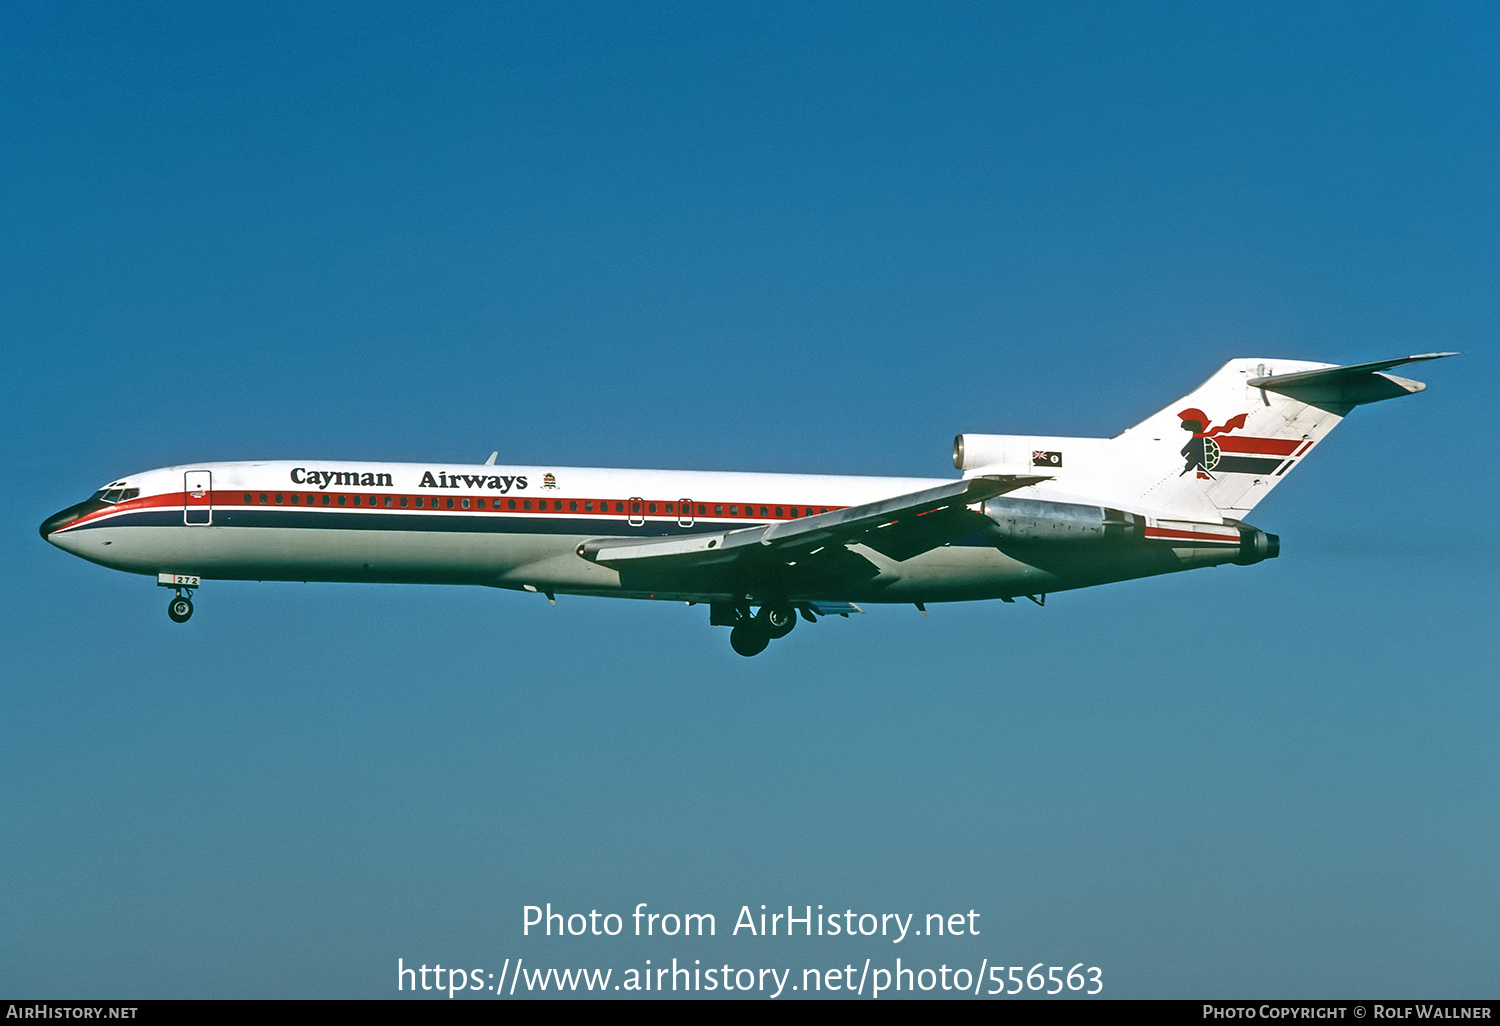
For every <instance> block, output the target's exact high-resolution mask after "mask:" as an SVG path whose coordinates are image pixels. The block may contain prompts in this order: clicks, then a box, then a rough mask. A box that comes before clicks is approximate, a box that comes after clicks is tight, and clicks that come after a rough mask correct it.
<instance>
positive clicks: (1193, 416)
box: [1177, 407, 1249, 481]
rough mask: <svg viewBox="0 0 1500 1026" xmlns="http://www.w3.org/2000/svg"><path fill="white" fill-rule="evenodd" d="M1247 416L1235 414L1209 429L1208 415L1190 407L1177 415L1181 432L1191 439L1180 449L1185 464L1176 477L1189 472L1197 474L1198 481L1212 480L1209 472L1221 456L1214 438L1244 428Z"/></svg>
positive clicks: (1217, 463)
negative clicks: (1187, 434) (1180, 422)
mask: <svg viewBox="0 0 1500 1026" xmlns="http://www.w3.org/2000/svg"><path fill="white" fill-rule="evenodd" d="M1248 416H1249V414H1246V413H1241V414H1237V415H1236V416H1233V417H1230V418H1229V419H1228V420H1226V421H1225V422H1224V423H1223V424H1220V425H1219V426H1218V427H1209V425H1210V424H1211V423H1212V421H1210V420H1209V419H1208V414H1206V413H1204V412H1203V411H1202V410H1200V409H1197V408H1196V407H1190V408H1188V409H1186V410H1183V411H1182V412H1181V413H1179V414H1178V415H1177V419H1178V420H1180V421H1182V430H1184V431H1187V432H1190V433H1191V434H1192V436H1193V437H1192V438H1191V439H1189V441H1188V444H1187V445H1184V446H1183V447H1182V457H1183V459H1184V460H1185V461H1186V463H1185V464H1184V465H1183V468H1182V474H1178V475H1177V476H1178V477H1181V476H1182V475H1183V474H1186V473H1187V472H1188V471H1190V470H1191V471H1195V472H1196V473H1197V475H1198V478H1199V479H1200V480H1203V481H1212V480H1214V476H1213V475H1212V474H1211V473H1209V471H1211V470H1213V469H1214V468H1215V467H1217V466H1218V465H1219V459H1220V456H1221V454H1222V450H1221V449H1220V448H1219V443H1218V442H1216V441H1214V436H1215V435H1227V434H1228V433H1229V432H1231V431H1235V430H1237V429H1239V428H1242V427H1244V426H1245V419H1246V417H1248Z"/></svg>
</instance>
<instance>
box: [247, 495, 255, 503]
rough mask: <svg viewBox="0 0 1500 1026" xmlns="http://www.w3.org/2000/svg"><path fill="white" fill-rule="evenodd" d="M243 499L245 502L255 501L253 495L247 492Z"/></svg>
mask: <svg viewBox="0 0 1500 1026" xmlns="http://www.w3.org/2000/svg"><path fill="white" fill-rule="evenodd" d="M245 501H246V502H247V503H250V502H254V501H255V496H253V495H251V494H250V493H249V492H246V493H245Z"/></svg>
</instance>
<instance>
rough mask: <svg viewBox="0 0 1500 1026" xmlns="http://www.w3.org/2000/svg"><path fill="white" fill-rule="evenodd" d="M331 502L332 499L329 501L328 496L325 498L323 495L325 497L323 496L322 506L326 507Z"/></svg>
mask: <svg viewBox="0 0 1500 1026" xmlns="http://www.w3.org/2000/svg"><path fill="white" fill-rule="evenodd" d="M332 501H333V500H332V499H330V498H329V497H328V496H326V495H325V496H323V505H325V506H326V505H328V504H329V503H330V502H332Z"/></svg>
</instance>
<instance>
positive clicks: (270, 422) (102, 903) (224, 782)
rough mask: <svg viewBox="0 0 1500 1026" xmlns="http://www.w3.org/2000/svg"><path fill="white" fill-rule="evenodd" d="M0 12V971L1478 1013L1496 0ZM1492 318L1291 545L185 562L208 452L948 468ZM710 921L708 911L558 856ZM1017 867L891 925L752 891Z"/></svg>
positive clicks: (1496, 145)
mask: <svg viewBox="0 0 1500 1026" xmlns="http://www.w3.org/2000/svg"><path fill="white" fill-rule="evenodd" d="M6 23H7V27H6V31H5V32H4V33H3V34H0V57H3V60H0V138H3V139H4V140H5V145H4V146H0V182H3V183H4V188H3V191H0V233H3V235H0V238H3V240H4V245H3V246H0V269H3V273H0V310H3V311H4V317H3V318H0V338H3V340H4V342H5V345H4V346H3V353H0V389H3V396H4V401H3V404H0V416H3V417H4V426H5V429H6V436H7V438H8V440H9V444H8V445H6V446H5V447H4V450H3V454H0V459H3V460H4V471H5V474H6V478H7V479H8V480H10V481H11V482H12V483H15V484H17V485H19V486H20V487H18V488H17V493H18V497H19V501H16V500H15V499H13V500H12V501H10V502H7V503H4V504H3V506H0V523H3V525H4V531H3V532H0V537H3V538H4V539H5V541H4V543H3V545H4V548H3V551H4V552H5V554H6V563H7V566H8V567H9V569H10V572H11V580H12V587H11V588H10V589H9V592H8V594H7V595H6V596H5V597H4V598H3V599H0V602H3V610H4V619H5V622H6V624H7V628H6V629H5V630H4V631H3V632H0V646H3V648H0V665H3V666H4V667H5V668H6V673H5V678H6V683H5V687H4V689H3V692H0V780H3V781H4V782H5V787H4V788H3V789H0V822H3V823H4V824H5V828H4V829H3V830H0V865H3V866H4V868H5V871H4V873H3V874H0V876H3V881H0V923H3V924H4V926H3V928H0V993H5V994H10V995H14V996H21V995H27V996H51V997H83V996H93V997H109V996H122V997H125V996H129V997H197V996H268V997H270V996H288V997H300V996H307V997H341V996H360V997H383V996H392V995H393V991H394V976H395V965H396V959H397V958H398V957H403V958H404V959H405V960H406V962H407V964H411V963H414V962H415V963H423V962H426V963H429V964H430V963H432V962H444V963H445V964H449V965H463V966H473V967H492V968H493V967H498V966H499V965H500V963H501V962H502V961H503V960H504V959H505V958H507V957H510V958H516V957H525V958H527V959H528V960H533V961H534V963H535V964H537V965H542V964H556V965H559V966H564V965H590V966H593V965H597V966H600V967H610V966H613V967H616V969H623V968H625V967H628V966H641V965H643V964H644V959H646V958H651V959H652V960H653V964H659V960H661V959H670V958H672V957H674V956H675V957H678V958H680V959H693V958H700V959H702V960H703V961H704V963H705V964H706V963H709V962H720V961H728V962H731V963H733V964H735V965H736V966H738V965H772V964H774V965H790V966H796V967H799V968H800V967H802V966H813V965H818V966H828V965H834V964H838V965H842V964H844V963H845V962H847V961H860V960H863V959H864V958H866V957H870V958H873V959H876V960H877V964H878V960H880V959H886V960H887V961H889V960H891V959H892V958H893V957H894V956H895V955H903V956H905V958H906V959H907V960H908V961H907V964H912V962H913V961H915V962H916V964H918V965H927V964H932V965H936V964H938V963H939V962H944V961H946V962H947V963H948V964H950V965H972V966H974V967H976V968H977V966H978V965H979V963H980V961H981V959H988V960H989V962H991V963H995V962H1002V963H1004V964H1006V965H1010V964H1020V963H1024V964H1026V965H1027V966H1030V965H1031V964H1033V963H1036V962H1039V961H1041V962H1046V963H1048V964H1056V963H1058V962H1062V963H1065V964H1067V965H1072V964H1073V963H1075V962H1080V961H1081V962H1085V963H1087V964H1088V965H1099V966H1101V968H1102V969H1103V972H1104V979H1105V983H1106V990H1105V993H1106V994H1107V995H1112V996H1117V997H1123V996H1150V997H1190V996H1205V995H1214V996H1225V997H1241V996H1243V997H1278V996H1279V997H1338V996H1349V995H1354V994H1365V995H1374V994H1379V995H1382V996H1401V995H1419V996H1454V997H1460V996H1464V997H1477V996H1484V997H1495V996H1496V976H1495V972H1494V955H1495V952H1496V950H1497V948H1500V927H1497V925H1496V924H1497V923H1500V882H1497V877H1496V875H1495V873H1494V869H1493V864H1494V854H1495V852H1496V851H1497V850H1500V814H1497V811H1496V810H1497V809H1500V763H1497V759H1496V756H1495V750H1494V737H1495V725H1496V722H1497V718H1500V701H1497V698H1496V689H1495V686H1494V685H1495V671H1494V666H1495V662H1496V656H1497V651H1496V648H1497V645H1496V637H1497V632H1496V630H1495V627H1494V613H1495V609H1496V597H1497V596H1496V585H1495V579H1496V570H1497V566H1496V563H1497V559H1496V556H1497V551H1496V545H1495V542H1494V537H1493V531H1492V530H1491V529H1490V527H1489V524H1488V521H1489V518H1490V517H1491V516H1492V515H1493V510H1494V509H1495V502H1496V489H1495V484H1494V474H1493V468H1494V455H1493V453H1494V452H1495V451H1496V444H1497V442H1500V439H1497V432H1496V428H1495V423H1494V416H1493V413H1492V406H1493V388H1494V382H1495V369H1496V358H1495V348H1494V344H1493V339H1494V338H1495V335H1496V328H1497V322H1500V299H1497V297H1500V289H1497V288H1496V285H1497V281H1500V242H1497V241H1496V240H1497V239H1500V224H1497V221H1500V217H1497V212H1500V207H1497V200H1500V185H1497V183H1500V136H1497V134H1496V132H1495V125H1496V123H1497V115H1500V72H1497V70H1496V65H1495V62H1494V59H1493V54H1494V51H1495V46H1496V43H1497V34H1500V33H1497V29H1500V18H1497V16H1496V14H1495V12H1494V10H1493V9H1492V8H1491V7H1489V6H1487V5H1481V4H1474V5H1462V4H1408V5H1401V4H1382V5H1373V6H1369V5H1366V6H1362V7H1359V8H1354V7H1350V6H1347V5H1307V4H1288V5H1276V4H1254V5H1250V4H1244V5H1230V4H1222V5H1193V4H1154V5H1152V4H1119V5H1112V4H1095V5H1076V6H1067V7H1062V6H1057V5H1005V6H1002V5H942V6H936V5H913V6H892V5H857V6H856V5H803V4H798V5H757V6H748V5H747V6H726V5H677V6H673V5H665V4H659V5H649V6H629V5H562V4H545V5H522V4H510V5H491V4H477V5H446V6H442V7H440V8H432V7H430V6H429V7H423V8H415V7H409V6H393V5H382V4H351V5H345V6H337V5H295V6H294V5H283V6H261V5H257V6H250V5H244V6H225V5H218V6H212V7H203V6H201V5H164V4H142V5H131V6H129V7H120V6H117V5H98V6H88V5H70V6H63V5H56V4H35V5H17V6H13V7H12V8H10V9H9V10H8V12H7V15H6ZM1449 349H1453V350H1463V351H1465V355H1464V356H1463V357H1461V358H1460V359H1457V360H1451V361H1446V362H1443V363H1439V364H1432V365H1427V366H1425V367H1423V368H1421V370H1420V371H1419V372H1414V376H1416V377H1419V378H1421V379H1423V380H1426V381H1428V382H1429V384H1430V386H1431V387H1430V391H1428V392H1427V393H1425V394H1423V395H1419V396H1416V397H1413V398H1410V399H1403V400H1401V401H1398V402H1391V403H1385V404H1381V405H1378V406H1375V407H1371V408H1369V409H1363V410H1360V411H1357V412H1356V413H1355V414H1354V416H1353V417H1352V418H1351V419H1350V420H1349V422H1348V423H1347V424H1346V425H1344V426H1343V427H1341V428H1340V429H1339V431H1338V432H1337V433H1335V434H1334V435H1333V436H1332V437H1331V438H1330V439H1329V440H1328V441H1327V442H1326V443H1325V444H1324V445H1323V446H1322V447H1320V449H1319V451H1318V453H1317V454H1316V456H1315V457H1314V458H1313V459H1312V460H1311V461H1310V462H1309V465H1308V466H1307V468H1306V469H1304V470H1301V471H1300V472H1299V474H1298V475H1297V477H1296V478H1294V479H1292V480H1290V481H1288V482H1287V483H1286V484H1285V485H1284V486H1283V487H1282V488H1280V489H1278V491H1277V492H1276V493H1275V494H1274V495H1273V496H1272V497H1270V498H1269V499H1268V500H1267V501H1266V502H1264V503H1263V504H1262V505H1261V506H1260V507H1258V508H1257V510H1256V511H1255V516H1254V517H1253V522H1254V523H1256V524H1257V525H1258V526H1261V527H1263V528H1264V529H1266V530H1269V531H1272V532H1275V533H1277V534H1279V535H1280V536H1281V537H1282V541H1283V555H1282V557H1281V558H1280V559H1279V560H1276V561H1273V562H1268V563H1264V564H1261V565H1259V566H1255V567H1249V568H1243V567H1225V568H1219V569H1214V570H1205V571H1199V572H1196V573H1193V574H1187V575H1180V576H1177V577H1175V578H1169V579H1162V580H1155V581H1142V582H1133V583H1127V584H1121V585H1115V586H1110V587H1106V588H1101V589H1095V590H1093V591H1087V592H1078V593H1072V594H1063V595H1057V596H1053V597H1052V598H1051V599H1050V600H1049V602H1048V604H1047V606H1046V608H1045V609H1037V608H1035V607H1033V606H1030V605H1029V604H1024V603H1023V604H1018V605H1001V604H999V603H991V604H974V605H967V606H954V607H946V606H945V607H934V608H932V610H931V615H930V616H929V617H928V618H926V619H923V618H921V617H919V616H918V615H917V614H916V612H915V611H914V610H912V609H910V608H904V609H903V608H899V607H896V608H879V607H877V608H874V609H872V610H871V611H870V613H869V614H868V615H866V616H864V617H859V618H853V619H851V620H849V621H843V620H835V621H833V622H829V623H823V624H819V625H818V626H816V627H812V628H810V629H809V628H808V627H807V625H804V628H803V629H801V630H798V631H796V632H795V633H794V634H793V635H791V636H790V637H788V638H787V639H785V640H784V641H782V642H778V643H777V644H776V645H775V646H773V647H772V649H771V650H770V651H768V652H767V653H766V654H765V655H763V656H761V657H758V658H757V659H754V660H744V659H741V658H739V657H737V656H735V655H733V653H731V652H730V650H729V648H728V644H727V636H726V635H727V632H725V631H724V630H722V629H720V628H709V627H708V625H707V622H706V614H705V613H704V611H703V610H701V609H686V608H684V607H682V606H680V605H677V606H674V605H668V604H660V605H658V604H634V603H624V602H606V601H600V600H587V599H569V598H566V597H563V598H560V599H559V602H558V605H557V608H555V609H554V608H552V607H550V606H549V605H547V603H546V602H545V600H543V599H541V598H539V597H536V596H524V595H515V594H511V593H503V592H498V591H488V590H479V589H474V590H468V589H442V588H420V587H363V588H361V587H355V586H335V585H283V584H256V583H229V582H225V583H211V584H209V585H206V586H205V587H204V588H203V589H202V591H201V592H200V594H199V598H198V603H197V605H198V613H197V615H196V616H195V617H194V619H193V621H192V622H191V623H190V624H188V625H186V626H185V627H178V626H175V625H173V624H171V623H170V622H168V620H167V618H166V616H165V615H164V610H163V609H162V606H163V605H164V604H165V600H164V593H161V592H159V591H158V590H157V589H155V588H154V587H153V586H152V584H151V582H150V581H149V580H148V579H145V578H136V577H130V576H126V575H122V574H117V573H113V572H111V571H107V570H104V569H101V568H99V567H95V566H92V565H90V564H86V563H83V562H82V561H79V560H75V559H71V558H69V557H67V556H66V555H65V554H63V553H61V552H59V551H56V550H53V549H51V548H50V547H48V546H46V545H45V544H43V543H42V542H41V541H40V539H39V538H38V537H37V534H36V525H37V524H38V523H39V522H40V521H41V520H42V519H43V518H44V517H45V516H47V515H48V514H50V513H52V512H53V511H55V510H57V509H60V508H62V507H64V506H67V505H70V504H71V503H73V502H76V501H78V500H79V499H80V498H82V497H84V496H85V495H87V494H88V493H89V492H91V491H92V490H93V489H95V488H96V487H98V486H99V485H100V484H102V483H104V482H106V481H108V480H111V479H113V478H115V477H118V476H120V475H122V474H125V473H129V472H132V471H137V470H141V469H146V468H149V467H156V466H166V465H172V464H177V463H183V462H190V461H197V460H233V459H252V458H299V457H306V458H322V459H352V460H377V459H392V460H406V459H409V460H422V461H432V460H443V461H476V462H477V461H479V460H482V459H483V458H484V457H485V456H487V455H488V454H489V452H490V451H491V450H493V449H499V450H500V451H501V452H502V454H503V455H502V460H504V461H510V462H514V463H545V464H549V465H558V466H570V465H572V466H577V465H599V466H648V467H668V468H672V467H682V468H701V469H744V470H765V471H784V472H833V473H855V474H892V475H914V476H943V475H946V474H948V473H950V472H951V471H950V465H949V462H948V456H949V447H950V444H951V438H952V436H953V434H954V433H956V432H959V431H981V432H982V431H993V432H1015V433H1058V434H1079V435H1108V434H1113V433H1115V432H1116V431H1118V430H1120V429H1122V428H1124V427H1126V426H1128V425H1130V424H1132V423H1134V422H1136V421H1137V420H1139V419H1140V418H1141V417H1143V416H1144V415H1146V414H1148V413H1150V412H1153V411H1155V410H1157V409H1160V408H1161V407H1162V406H1164V405H1165V404H1166V403H1168V402H1170V401H1171V400H1172V399H1174V398H1175V397H1177V396H1180V395H1183V394H1185V393H1186V392H1187V391H1188V390H1190V389H1191V388H1192V387H1193V386H1194V385H1196V384H1197V383H1198V382H1200V381H1201V380H1203V379H1204V378H1206V377H1207V376H1208V375H1209V374H1210V373H1212V371H1213V370H1214V369H1216V368H1217V367H1218V366H1219V365H1220V364H1222V363H1223V362H1224V361H1225V360H1227V359H1229V358H1231V357H1237V356H1260V355H1265V356H1270V357H1281V358H1291V359H1311V360H1325V361H1330V362H1334V361H1336V362H1356V361H1360V360H1370V359H1378V358H1382V357H1388V356H1395V355H1400V354H1404V353H1409V352H1428V351H1434V350H1449ZM548 901H550V902H552V903H553V904H554V905H555V906H558V907H560V908H568V909H571V910H575V911H578V910H581V911H587V910H588V909H590V908H598V909H600V910H601V911H604V910H614V911H621V912H628V911H629V910H630V909H631V908H633V907H634V906H635V904H636V903H637V902H640V901H645V902H648V903H650V905H651V907H652V908H654V909H659V910H663V911H665V910H680V911H701V912H712V913H715V914H716V915H717V916H718V917H719V921H720V934H721V936H719V937H716V938H714V939H713V940H711V941H710V940H705V941H702V942H696V941H695V942H693V943H687V942H681V943H676V942H674V943H672V944H666V943H661V942H657V941H651V942H645V941H640V942H637V941H635V940H626V939H624V938H620V939H616V940H610V941H602V940H598V939H590V938H584V939H577V940H566V941H558V940H556V939H554V940H552V941H550V942H549V941H545V940H539V939H537V938H535V937H531V938H525V937H522V936H521V931H520V923H521V908H522V906H523V905H526V904H537V903H544V902H548ZM761 903H765V904H768V905H770V906H773V907H775V906H778V905H782V906H784V905H786V904H789V903H790V904H794V905H796V906H798V907H799V908H800V907H801V906H803V905H805V904H809V903H810V904H814V905H816V904H819V903H822V904H824V905H825V906H827V907H828V908H830V909H832V908H834V907H837V908H838V909H839V910H842V909H844V908H852V909H855V910H856V911H875V912H886V911H892V912H901V913H906V912H916V913H919V915H920V914H925V913H927V912H935V911H967V910H968V909H970V908H974V909H976V910H978V911H980V912H981V913H982V916H983V918H982V919H981V920H980V922H981V924H982V928H983V929H984V930H985V932H984V933H982V934H981V936H980V937H966V938H944V939H938V938H924V941H925V942H926V943H925V945H924V946H922V947H920V948H919V947H917V945H916V944H915V942H909V943H910V944H911V948H910V949H908V948H906V947H905V946H903V947H902V948H894V947H890V946H886V945H883V944H876V943H874V942H871V941H867V940H858V941H847V940H844V939H842V938H841V939H839V940H837V941H835V940H830V939H822V940H819V939H813V940H811V941H803V940H799V941H796V942H788V943H786V944H785V945H784V946H782V947H774V946H772V944H771V940H770V939H762V940H759V941H752V940H749V939H747V938H745V937H744V936H740V937H727V936H723V934H724V933H725V932H727V927H728V926H729V925H730V923H731V922H732V920H733V917H734V915H735V913H737V912H738V910H739V908H740V906H741V905H744V904H750V905H751V906H752V907H758V906H759V905H760V904H761Z"/></svg>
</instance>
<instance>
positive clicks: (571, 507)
mask: <svg viewBox="0 0 1500 1026" xmlns="http://www.w3.org/2000/svg"><path fill="white" fill-rule="evenodd" d="M568 512H569V513H577V512H578V503H576V502H573V501H571V500H569V502H568Z"/></svg>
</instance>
